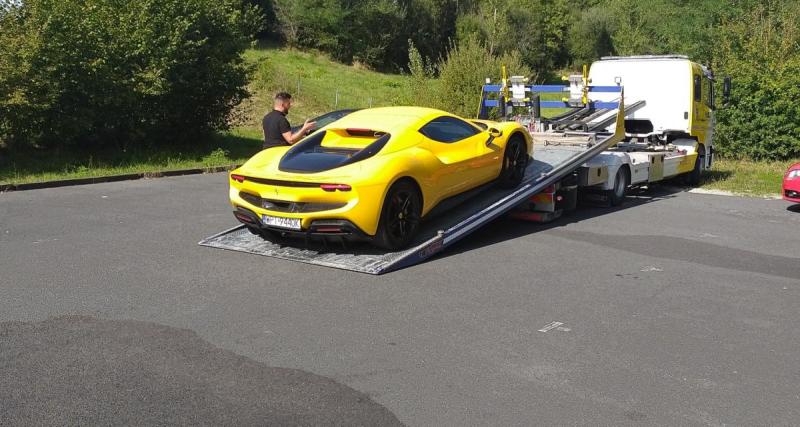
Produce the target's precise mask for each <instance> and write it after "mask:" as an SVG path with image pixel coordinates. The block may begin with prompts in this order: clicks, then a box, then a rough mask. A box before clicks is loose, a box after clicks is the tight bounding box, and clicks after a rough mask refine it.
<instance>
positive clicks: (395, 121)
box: [336, 107, 451, 132]
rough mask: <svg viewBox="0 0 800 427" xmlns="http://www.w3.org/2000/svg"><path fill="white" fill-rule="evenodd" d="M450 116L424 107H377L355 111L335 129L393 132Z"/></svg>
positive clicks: (339, 122) (344, 118)
mask: <svg viewBox="0 0 800 427" xmlns="http://www.w3.org/2000/svg"><path fill="white" fill-rule="evenodd" d="M449 115H451V114H449V113H447V112H444V111H441V110H436V109H433V108H425V107H379V108H368V109H364V110H359V111H355V112H353V113H350V114H348V115H347V116H345V117H343V118H341V119H339V121H337V122H336V127H341V128H364V129H374V130H381V131H384V132H395V131H398V130H400V129H401V128H406V127H409V126H412V125H415V124H417V123H418V122H420V121H422V120H424V119H427V118H431V119H433V118H435V117H439V116H449Z"/></svg>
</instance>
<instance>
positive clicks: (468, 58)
mask: <svg viewBox="0 0 800 427" xmlns="http://www.w3.org/2000/svg"><path fill="white" fill-rule="evenodd" d="M503 65H505V66H506V68H507V69H508V75H509V76H512V75H521V76H526V77H533V76H532V72H531V70H530V68H528V66H526V65H525V64H523V62H522V58H521V57H520V55H519V53H518V52H516V51H511V52H508V53H504V54H502V55H493V54H492V53H491V52H490V51H489V49H488V48H487V47H486V46H485V45H484V44H483V43H481V42H480V41H479V40H478V39H477V38H476V37H471V38H469V39H467V40H464V41H462V42H461V44H459V45H458V46H453V47H452V48H451V49H450V52H449V53H448V54H447V58H445V59H444V60H443V61H442V62H441V63H440V64H439V81H438V85H437V86H436V93H435V97H434V99H435V102H434V106H435V107H437V108H440V109H442V110H445V111H449V112H451V113H453V114H457V115H460V116H464V117H474V116H475V115H476V114H477V113H478V106H479V104H480V99H481V87H482V85H483V82H484V81H485V80H486V78H491V79H492V80H493V81H495V82H496V81H498V80H499V79H500V77H501V73H502V66H503Z"/></svg>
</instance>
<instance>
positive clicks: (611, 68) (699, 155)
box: [585, 55, 714, 190]
mask: <svg viewBox="0 0 800 427" xmlns="http://www.w3.org/2000/svg"><path fill="white" fill-rule="evenodd" d="M713 79H714V76H713V73H712V72H711V70H709V69H708V68H706V67H704V66H702V65H700V64H698V63H695V62H692V61H690V60H689V59H688V58H687V57H686V56H680V55H663V56H627V57H604V58H602V59H601V60H599V61H596V62H594V63H593V64H592V66H591V68H590V70H589V79H588V83H589V84H590V85H592V86H613V85H616V86H622V87H623V88H624V90H625V105H633V104H634V103H636V102H640V101H642V102H643V103H644V104H643V105H642V106H640V107H639V108H637V109H636V110H634V111H632V112H631V113H630V114H628V115H626V120H625V133H626V135H625V136H626V137H625V140H624V141H623V142H621V143H619V144H617V146H616V147H614V148H612V149H610V150H608V151H606V152H604V153H603V154H601V155H598V156H597V157H595V158H594V159H592V161H590V162H588V163H587V164H586V165H585V166H586V167H588V168H599V167H603V168H607V169H608V176H609V179H608V181H606V182H604V183H603V184H602V185H601V186H600V187H602V188H603V189H604V190H613V189H614V188H615V187H616V188H619V185H620V183H617V182H616V181H617V180H618V179H619V178H622V179H625V177H622V176H621V175H623V174H627V182H626V183H625V184H627V185H636V184H646V183H651V182H657V181H661V180H664V179H668V178H672V177H675V176H678V175H684V176H685V177H686V178H687V179H686V181H687V182H688V183H689V184H691V185H696V184H698V183H699V180H700V175H701V173H702V171H703V170H704V169H707V168H709V167H711V163H712V161H713V153H714V142H713V140H714V84H713ZM592 98H593V99H594V100H599V101H605V100H610V99H604V98H609V94H603V93H598V94H595V95H593V96H592ZM620 168H623V173H619V171H620Z"/></svg>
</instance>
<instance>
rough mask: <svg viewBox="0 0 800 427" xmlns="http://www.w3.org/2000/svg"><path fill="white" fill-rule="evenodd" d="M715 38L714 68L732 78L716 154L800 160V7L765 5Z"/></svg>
mask: <svg viewBox="0 0 800 427" xmlns="http://www.w3.org/2000/svg"><path fill="white" fill-rule="evenodd" d="M743 18H744V19H742V17H738V18H737V19H729V20H726V21H725V22H723V24H722V25H721V26H720V27H719V28H718V32H717V35H716V36H715V39H714V41H715V46H716V49H715V58H714V68H715V69H716V71H717V73H718V74H719V75H729V76H731V77H732V78H733V82H734V84H733V94H732V98H731V103H730V104H729V105H727V106H726V107H725V108H723V109H721V110H719V111H718V112H717V124H718V125H717V142H718V144H717V150H718V152H719V153H720V154H722V155H725V156H729V157H736V158H741V157H745V158H752V159H770V160H778V159H781V160H782V159H791V158H797V157H800V120H798V117H800V104H798V103H797V99H800V75H798V73H797V70H798V69H800V5H798V4H797V3H793V2H788V1H787V2H781V1H775V0H771V1H767V2H764V3H763V4H759V5H757V6H755V7H754V8H753V9H752V10H751V11H750V12H748V13H747V14H746V15H745V16H744V17H743Z"/></svg>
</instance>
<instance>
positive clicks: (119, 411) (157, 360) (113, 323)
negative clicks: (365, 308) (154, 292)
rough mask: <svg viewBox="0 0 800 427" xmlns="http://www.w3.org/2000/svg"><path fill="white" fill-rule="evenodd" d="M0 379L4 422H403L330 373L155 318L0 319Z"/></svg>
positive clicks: (0, 422) (0, 419) (0, 417)
mask: <svg viewBox="0 0 800 427" xmlns="http://www.w3.org/2000/svg"><path fill="white" fill-rule="evenodd" d="M0 379H2V380H0V425H215V426H216V425H381V426H383V425H401V424H400V422H399V421H398V420H397V418H396V417H395V416H394V415H393V414H392V413H391V412H389V411H388V410H387V409H386V408H384V407H383V406H381V405H379V404H377V403H375V402H374V401H372V400H371V399H370V397H369V396H367V395H366V394H364V393H361V392H358V391H356V390H353V389H352V388H349V387H347V386H345V385H342V384H339V383H337V382H335V381H333V380H332V379H330V378H326V377H322V376H319V375H315V374H312V373H309V372H305V371H301V370H297V369H285V368H275V367H270V366H266V365H264V364H262V363H259V362H256V361H254V360H251V359H248V358H246V357H243V356H239V355H237V354H235V353H232V352H230V351H227V350H223V349H220V348H218V347H215V346H213V345H212V344H210V343H208V342H206V341H204V340H202V339H201V338H200V337H199V336H198V335H197V334H196V333H194V332H192V331H190V330H186V329H177V328H172V327H168V326H164V325H159V324H155V323H149V322H138V321H117V320H101V319H96V318H93V317H82V316H68V317H59V318H52V319H48V320H46V321H44V322H40V323H25V322H7V323H0Z"/></svg>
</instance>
